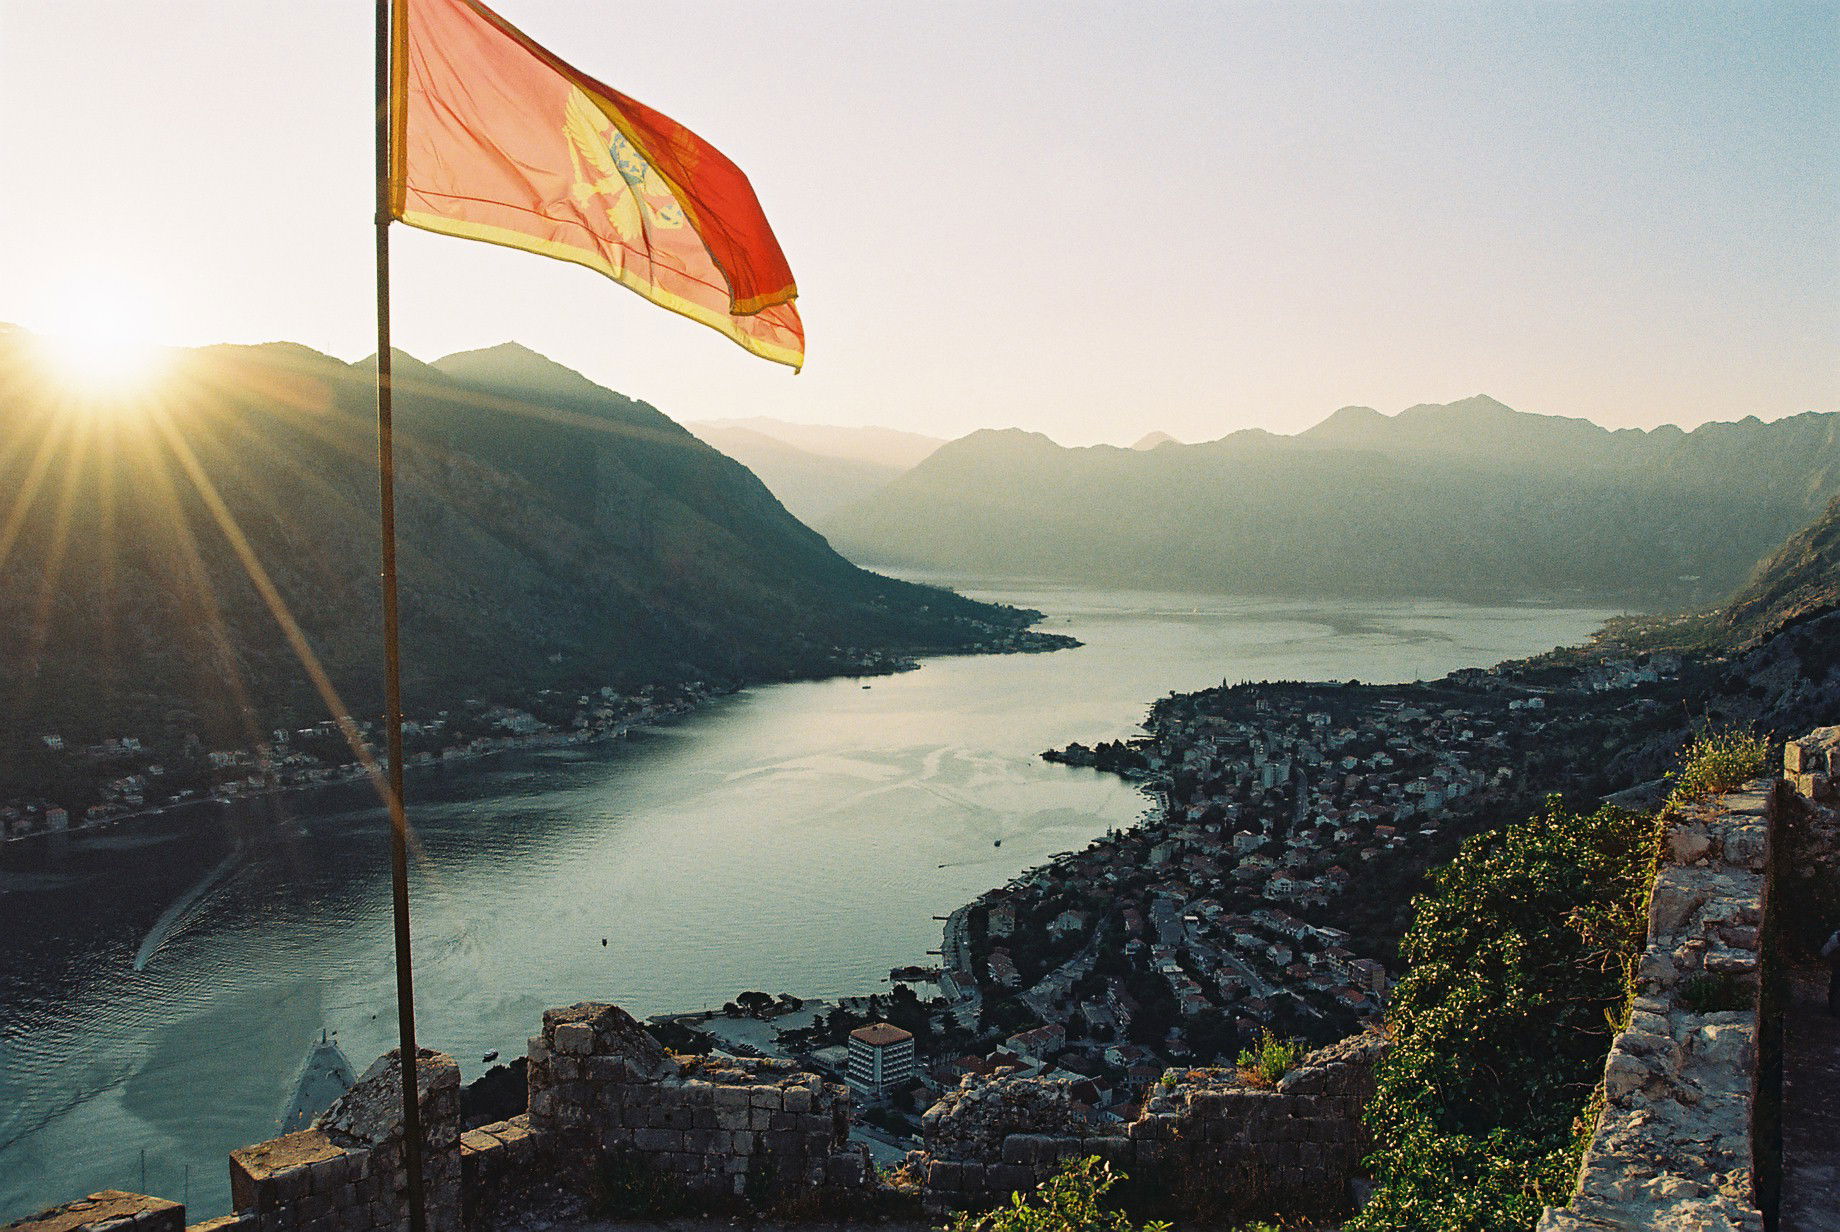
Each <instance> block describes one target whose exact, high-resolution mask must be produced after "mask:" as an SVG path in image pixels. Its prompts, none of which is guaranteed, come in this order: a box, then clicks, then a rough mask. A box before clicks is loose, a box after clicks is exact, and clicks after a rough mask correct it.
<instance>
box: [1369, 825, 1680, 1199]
mask: <svg viewBox="0 0 1840 1232" xmlns="http://www.w3.org/2000/svg"><path fill="white" fill-rule="evenodd" d="M1656 824H1657V823H1656V821H1655V819H1654V818H1653V817H1648V816H1643V815H1638V814H1634V813H1629V812H1626V811H1624V810H1621V809H1614V808H1603V809H1599V810H1598V811H1596V812H1594V813H1589V814H1578V813H1571V812H1568V811H1566V810H1565V809H1564V808H1563V807H1562V805H1561V803H1560V802H1559V801H1558V800H1557V798H1556V797H1555V798H1553V799H1551V800H1549V801H1548V806H1547V812H1546V814H1545V815H1544V816H1541V817H1537V818H1535V819H1533V820H1531V821H1527V822H1524V823H1522V824H1520V825H1516V826H1511V827H1508V828H1507V829H1505V830H1500V831H1494V832H1491V833H1487V834H1481V835H1477V836H1476V837H1474V838H1470V839H1468V840H1466V841H1465V842H1464V843H1463V845H1462V847H1461V848H1460V849H1459V851H1458V854H1457V857H1456V859H1454V860H1453V861H1452V862H1451V863H1449V864H1447V865H1445V866H1444V867H1442V868H1440V869H1437V870H1434V871H1433V872H1432V873H1430V874H1429V877H1428V880H1429V882H1430V887H1431V888H1430V889H1429V890H1428V891H1427V892H1426V893H1424V894H1421V895H1420V896H1418V897H1417V898H1416V899H1414V900H1413V909H1414V911H1415V913H1416V918H1415V921H1414V923H1413V925H1412V927H1411V928H1410V929H1409V930H1408V931H1407V933H1406V935H1405V937H1404V938H1403V939H1402V940H1401V942H1400V952H1401V955H1402V956H1403V957H1404V958H1405V960H1406V962H1407V964H1408V968H1409V969H1408V971H1407V973H1406V975H1405V976H1404V978H1402V979H1401V980H1400V982H1399V984H1398V986H1397V987H1396V988H1395V989H1394V992H1393V1000H1392V1005H1391V1007H1390V1009H1389V1010H1388V1014H1387V1027H1388V1030H1389V1031H1390V1033H1391V1034H1392V1036H1393V1047H1392V1048H1391V1049H1390V1050H1389V1051H1388V1053H1387V1055H1386V1056H1385V1058H1384V1059H1383V1060H1382V1061H1381V1063H1380V1065H1379V1067H1378V1069H1377V1071H1376V1078H1377V1084H1378V1090H1377V1093H1376V1095H1375V1097H1374V1100H1373V1102H1372V1103H1371V1104H1369V1106H1368V1109H1367V1113H1366V1119H1367V1123H1368V1125H1369V1126H1370V1127H1371V1128H1372V1130H1373V1131H1374V1136H1375V1139H1376V1150H1375V1152H1374V1154H1373V1155H1372V1156H1370V1157H1369V1159H1368V1164H1369V1166H1370V1167H1371V1169H1372V1170H1373V1174H1374V1179H1375V1192H1374V1196H1373V1199H1372V1201H1371V1202H1370V1203H1369V1204H1368V1205H1367V1206H1366V1207H1365V1208H1363V1210H1362V1211H1361V1212H1360V1214H1359V1215H1357V1216H1356V1217H1355V1219H1354V1220H1353V1221H1352V1222H1350V1223H1349V1224H1348V1225H1347V1226H1348V1227H1349V1228H1351V1229H1367V1230H1370V1232H1371V1230H1376V1229H1412V1230H1414V1232H1418V1230H1421V1229H1422V1230H1428V1232H1499V1230H1505V1229H1516V1228H1530V1227H1532V1226H1533V1224H1534V1222H1535V1221H1536V1220H1537V1219H1538V1218H1539V1214H1540V1211H1541V1209H1542V1208H1543V1207H1545V1206H1549V1205H1562V1204H1563V1203H1564V1202H1565V1201H1566V1200H1567V1199H1568V1197H1569V1196H1570V1190H1571V1187H1572V1185H1573V1184H1574V1182H1575V1181H1576V1179H1577V1171H1578V1164H1579V1161H1580V1159H1581V1157H1582V1155H1583V1150H1584V1145H1585V1142H1586V1141H1587V1140H1588V1137H1589V1133H1590V1130H1591V1122H1592V1121H1593V1120H1594V1117H1592V1116H1591V1109H1592V1100H1593V1095H1594V1091H1595V1089H1596V1084H1597V1081H1598V1079H1599V1077H1600V1076H1601V1074H1602V1071H1603V1063H1604V1057H1605V1055H1606V1053H1607V1052H1608V1049H1609V1042H1610V1036H1611V1033H1612V1031H1613V1030H1614V1029H1615V1026H1616V1024H1617V1023H1618V1022H1620V1021H1621V1019H1622V1017H1623V1013H1624V1011H1625V1008H1626V1004H1627V996H1628V979H1629V973H1630V970H1631V968H1632V966H1633V964H1634V962H1635V960H1636V958H1637V957H1638V956H1639V954H1640V953H1641V947H1642V941H1643V936H1644V932H1645V913H1646V905H1647V899H1648V889H1649V882H1650V880H1651V878H1652V876H1653V871H1654V858H1655V846H1656V837H1657V830H1656Z"/></svg>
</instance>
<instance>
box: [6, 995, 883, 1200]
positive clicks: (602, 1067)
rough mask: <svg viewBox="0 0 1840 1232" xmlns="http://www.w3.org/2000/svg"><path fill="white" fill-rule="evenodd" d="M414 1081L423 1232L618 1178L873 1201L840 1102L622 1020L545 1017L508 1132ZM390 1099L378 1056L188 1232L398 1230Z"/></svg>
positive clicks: (799, 1079) (257, 1148)
mask: <svg viewBox="0 0 1840 1232" xmlns="http://www.w3.org/2000/svg"><path fill="white" fill-rule="evenodd" d="M416 1074H417V1085H418V1087H419V1098H420V1100H421V1116H422V1136H423V1148H422V1175H423V1186H424V1193H425V1195H426V1200H427V1207H426V1209H427V1213H428V1232H460V1230H461V1229H462V1228H463V1227H464V1228H468V1229H484V1228H489V1227H491V1226H493V1225H494V1223H495V1222H496V1220H497V1219H498V1217H499V1216H501V1215H503V1214H506V1213H509V1212H511V1211H513V1210H514V1209H516V1208H517V1207H519V1206H520V1205H521V1204H527V1203H528V1201H529V1200H530V1199H531V1198H532V1197H533V1195H536V1196H541V1197H544V1198H549V1197H554V1196H556V1195H558V1194H561V1195H566V1196H569V1197H572V1198H576V1199H580V1198H591V1199H592V1198H597V1197H599V1198H604V1197H606V1196H608V1194H609V1188H610V1185H609V1182H610V1179H618V1178H623V1179H624V1180H625V1181H626V1182H629V1183H630V1182H632V1181H633V1180H634V1179H635V1178H638V1179H640V1180H642V1181H643V1182H644V1184H645V1185H647V1186H649V1187H650V1188H649V1192H654V1193H663V1192H664V1191H666V1190H668V1191H669V1192H671V1193H674V1194H681V1195H683V1196H686V1197H693V1198H699V1199H703V1200H705V1202H707V1200H711V1199H716V1200H722V1201H725V1202H734V1201H736V1200H745V1201H746V1202H748V1203H752V1204H756V1205H759V1204H771V1203H773V1202H776V1201H779V1200H782V1199H788V1198H794V1197H809V1196H811V1195H814V1194H819V1193H823V1194H827V1195H830V1196H833V1197H842V1198H845V1199H848V1198H849V1197H851V1196H852V1195H861V1194H865V1193H867V1192H868V1191H869V1190H870V1189H872V1188H873V1187H874V1186H875V1184H876V1178H875V1171H874V1169H873V1168H872V1167H871V1166H870V1163H869V1155H868V1152H867V1150H866V1149H864V1148H862V1147H860V1146H852V1145H851V1144H850V1143H849V1140H848V1139H849V1129H850V1120H851V1097H850V1093H849V1090H848V1088H846V1087H843V1086H841V1085H838V1084H836V1083H827V1082H824V1081H822V1080H821V1079H820V1078H819V1077H818V1075H816V1074H812V1073H807V1072H805V1071H802V1070H800V1069H799V1068H798V1067H797V1066H795V1065H794V1064H793V1063H792V1062H790V1061H778V1060H745V1061H744V1060H727V1059H722V1058H703V1057H675V1056H671V1055H668V1054H667V1053H666V1052H665V1051H664V1049H663V1047H661V1046H660V1045H659V1043H658V1041H657V1040H655V1039H653V1038H652V1037H651V1035H649V1034H648V1033H647V1032H646V1031H645V1029H644V1028H643V1027H641V1026H640V1025H639V1024H638V1023H637V1022H635V1021H634V1020H633V1019H632V1017H631V1016H630V1015H628V1014H627V1013H625V1011H623V1010H621V1009H619V1008H618V1007H617V1006H612V1005H603V1004H597V1003H584V1004H581V1005H575V1006H570V1007H569V1008H567V1009H559V1010H550V1011H548V1012H547V1013H545V1014H544V1015H543V1033H542V1034H541V1035H538V1036H534V1037H532V1039H531V1041H530V1057H529V1062H528V1065H527V1066H526V1075H527V1078H528V1082H529V1093H530V1094H529V1107H530V1110H529V1112H527V1113H526V1114H524V1115H521V1116H517V1117H513V1118H511V1119H510V1120H508V1121H500V1122H497V1123H496V1124H492V1125H485V1126H481V1127H480V1128H478V1129H474V1130H469V1131H467V1132H466V1133H464V1134H462V1133H461V1132H460V1070H459V1067H458V1066H456V1065H455V1064H454V1062H453V1060H452V1058H450V1057H447V1056H444V1055H442V1054H441V1053H438V1052H430V1051H428V1050H426V1049H424V1050H423V1051H422V1053H421V1059H420V1062H419V1064H418V1066H417V1071H416ZM401 1092H402V1087H401V1081H400V1070H399V1067H398V1064H397V1054H396V1053H394V1052H391V1053H389V1054H387V1055H385V1056H383V1057H381V1058H379V1059H378V1060H377V1062H376V1063H375V1064H373V1065H372V1066H371V1067H370V1069H369V1070H367V1071H366V1072H365V1074H364V1076H363V1077H362V1078H360V1079H359V1080H358V1082H357V1084H356V1085H355V1086H353V1087H352V1089H351V1090H350V1091H349V1092H347V1093H346V1094H345V1095H344V1097H342V1098H341V1099H340V1100H339V1101H338V1103H336V1104H334V1105H333V1106H332V1107H331V1108H330V1109H329V1110H327V1112H326V1113H325V1114H324V1115H322V1116H321V1117H320V1118H319V1119H318V1120H317V1121H315V1123H314V1125H313V1127H312V1128H311V1129H305V1130H301V1131H300V1132H298V1133H292V1134H286V1135H283V1136H282V1137H279V1138H273V1139H270V1140H269V1141H267V1142H258V1143H256V1144H255V1145H253V1146H246V1147H241V1148H239V1149H237V1150H235V1151H232V1152H231V1153H230V1190H231V1200H232V1202H233V1203H234V1205H235V1207H236V1210H235V1213H234V1214H231V1215H228V1216H225V1217H223V1218H221V1219H214V1220H210V1221H208V1222H206V1223H202V1224H195V1225H193V1226H192V1227H191V1228H190V1229H189V1232H383V1230H385V1229H391V1230H394V1229H400V1228H405V1227H406V1226H407V1223H408V1220H407V1215H406V1206H405V1193H406V1179H405V1177H406V1173H405V1169H404V1166H403V1152H402V1144H403V1130H402V1094H401ZM616 1172H617V1173H618V1178H614V1173H616ZM614 1188H617V1186H614ZM185 1227H186V1225H185V1208H184V1207H183V1206H181V1205H179V1204H178V1203H176V1202H168V1201H165V1200H163V1199H160V1198H152V1197H147V1196H145V1195H141V1194H126V1193H119V1192H116V1191H114V1190H109V1191H106V1192H103V1193H98V1194H92V1195H90V1196H89V1197H88V1198H85V1199H82V1200H81V1201H79V1202H73V1203H69V1204H67V1205H66V1206H61V1207H58V1208H56V1209H54V1210H50V1211H46V1212H44V1213H42V1214H40V1215H36V1216H33V1217H32V1218H30V1219H26V1220H21V1221H19V1222H18V1223H16V1224H11V1225H8V1227H7V1229H6V1232H91V1230H92V1229H93V1230H95V1232H182V1230H184V1229H185Z"/></svg>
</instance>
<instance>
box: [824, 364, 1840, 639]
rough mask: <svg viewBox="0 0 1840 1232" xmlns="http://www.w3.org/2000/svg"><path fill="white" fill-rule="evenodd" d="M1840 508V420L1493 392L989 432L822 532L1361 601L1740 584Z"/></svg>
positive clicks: (863, 554) (898, 552) (1642, 597)
mask: <svg viewBox="0 0 1840 1232" xmlns="http://www.w3.org/2000/svg"><path fill="white" fill-rule="evenodd" d="M1836 491H1840V416H1836V415H1833V414H1806V415H1798V416H1794V417H1792V418H1790V419H1785V420H1780V421H1777V422H1775V423H1770V424H1765V423H1761V422H1759V421H1757V420H1756V419H1747V420H1743V421H1741V422H1738V423H1730V424H1707V425H1704V426H1702V427H1701V428H1699V429H1697V430H1695V431H1694V432H1691V433H1684V432H1681V431H1680V430H1679V429H1677V428H1668V429H1657V430H1655V431H1652V432H1640V431H1634V430H1630V431H1621V432H1611V431H1608V430H1606V429H1604V428H1600V427H1598V426H1596V425H1594V424H1591V423H1589V422H1587V421H1585V420H1578V419H1559V418H1554V417H1550V416H1538V415H1526V414H1522V413H1520V412H1516V411H1513V410H1510V409H1509V408H1507V407H1505V406H1502V405H1501V404H1500V403H1498V402H1496V401H1494V400H1493V399H1489V398H1472V399H1466V400H1465V401H1463V402H1459V403H1452V404H1449V405H1448V406H1420V407H1414V408H1411V409H1410V410H1408V411H1404V412H1401V413H1400V414H1399V415H1397V416H1391V417H1388V416H1384V415H1380V414H1379V413H1378V412H1374V411H1371V410H1367V409H1364V408H1345V409H1344V410H1342V411H1339V412H1337V413H1336V414H1335V415H1333V416H1331V417H1330V418H1329V419H1327V420H1325V421H1324V422H1323V423H1321V424H1319V425H1317V426H1316V427H1315V428H1313V429H1311V430H1310V431H1308V432H1305V433H1302V434H1300V435H1298V436H1294V437H1285V436H1274V435H1272V434H1270V433H1267V432H1262V431H1256V430H1253V431H1245V432H1237V433H1234V434H1233V435H1231V436H1228V437H1224V438H1222V439H1220V440H1217V441H1210V442H1205V443H1201V444H1195V445H1182V444H1177V443H1166V444H1163V445H1161V446H1159V447H1158V448H1156V449H1154V450H1147V451H1134V450H1127V449H1116V448H1111V447H1107V446H1098V447H1093V448H1088V449H1064V448H1062V447H1060V446H1059V445H1056V444H1055V443H1054V442H1052V441H1050V440H1048V439H1047V438H1046V437H1044V436H1040V435H1039V434H1033V433H1023V432H1016V431H1009V432H995V431H985V432H977V433H973V434H971V435H970V436H967V437H964V438H962V439H960V440H957V441H954V442H952V443H951V444H949V445H946V446H945V447H943V448H941V449H940V450H939V451H938V452H937V453H935V454H934V455H933V456H932V457H930V458H928V459H927V460H926V461H925V462H923V463H921V464H920V465H919V466H917V467H915V468H914V469H913V470H912V471H909V472H908V473H907V474H905V475H903V476H901V477H900V478H898V479H896V480H894V481H893V482H891V483H890V484H888V485H887V486H886V487H885V488H883V489H881V490H880V491H879V492H877V493H875V494H873V495H872V496H870V497H868V498H867V499H865V500H864V501H862V502H860V503H858V504H857V505H855V506H852V507H850V508H848V509H844V510H841V511H839V512H838V513H837V514H835V515H833V516H831V517H829V518H826V519H822V520H821V521H820V524H819V526H820V529H822V530H824V531H825V532H826V534H827V535H828V536H829V537H830V539H831V541H832V542H833V543H834V544H836V545H837V547H838V548H839V549H840V550H841V551H843V552H844V553H845V554H846V555H849V556H850V557H851V558H852V559H856V560H859V561H862V562H864V563H866V564H870V565H895V566H910V567H920V568H929V569H941V570H959V571H964V572H983V573H991V574H998V575H1011V576H1034V577H1045V578H1055V579H1061V580H1068V581H1074V582H1085V583H1095V584H1110V585H1129V586H1146V587H1154V588H1168V587H1187V588H1193V589H1201V590H1218V591H1268V592H1290V593H1299V592H1302V593H1326V594H1362V595H1382V594H1390V595H1406V594H1416V595H1433V594H1442V595H1467V596H1482V595H1517V596H1518V595H1529V594H1560V593H1579V592H1583V593H1590V594H1596V595H1604V596H1611V595H1614V596H1618V597H1621V598H1625V599H1631V600H1634V601H1636V602H1639V603H1648V602H1661V601H1666V600H1668V599H1674V600H1682V599H1684V600H1688V601H1691V600H1692V599H1694V598H1695V597H1696V596H1703V595H1705V594H1707V593H1712V594H1716V593H1722V592H1726V591H1729V590H1730V589H1731V588H1733V587H1735V586H1736V585H1737V584H1738V583H1739V581H1740V580H1741V579H1742V578H1743V577H1744V576H1745V575H1746V574H1747V573H1748V571H1749V570H1750V569H1751V568H1752V566H1753V565H1754V564H1755V563H1756V561H1757V559H1758V557H1760V556H1761V555H1762V554H1763V553H1764V552H1765V551H1767V550H1769V549H1770V548H1771V547H1772V546H1773V545H1775V544H1777V543H1780V542H1781V541H1782V540H1783V539H1784V538H1785V537H1786V536H1787V535H1789V534H1790V533H1791V532H1792V531H1794V530H1796V529H1797V528H1799V527H1801V526H1802V525H1804V524H1806V523H1807V521H1808V520H1809V518H1811V517H1812V516H1813V515H1814V513H1815V511H1816V510H1818V509H1819V508H1820V507H1821V506H1822V505H1823V504H1825V503H1826V501H1827V500H1828V499H1829V498H1830V497H1831V496H1832V495H1833V494H1834V493H1835V492H1836Z"/></svg>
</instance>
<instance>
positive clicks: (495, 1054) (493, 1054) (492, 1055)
mask: <svg viewBox="0 0 1840 1232" xmlns="http://www.w3.org/2000/svg"><path fill="white" fill-rule="evenodd" d="M479 1059H480V1061H482V1062H485V1061H496V1060H498V1049H496V1048H494V1049H493V1050H492V1051H491V1052H488V1053H486V1055H485V1056H483V1057H480V1058H479Z"/></svg>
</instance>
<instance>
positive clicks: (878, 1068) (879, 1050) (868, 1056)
mask: <svg viewBox="0 0 1840 1232" xmlns="http://www.w3.org/2000/svg"><path fill="white" fill-rule="evenodd" d="M846 1073H847V1075H848V1078H849V1083H850V1086H852V1087H854V1088H855V1089H856V1090H858V1091H861V1092H863V1093H864V1094H867V1095H874V1096H880V1095H882V1094H884V1093H886V1092H887V1091H888V1089H889V1088H890V1087H895V1086H899V1085H900V1084H901V1083H903V1082H908V1081H911V1080H912V1079H913V1077H914V1036H913V1033H912V1032H911V1031H903V1030H902V1029H901V1028H900V1027H897V1026H895V1025H894V1024H893V1023H891V1022H876V1023H870V1024H869V1025H868V1026H866V1027H858V1028H856V1029H855V1030H854V1031H852V1032H850V1061H849V1068H848V1070H847V1071H846Z"/></svg>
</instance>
